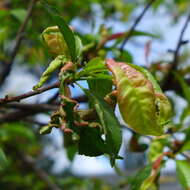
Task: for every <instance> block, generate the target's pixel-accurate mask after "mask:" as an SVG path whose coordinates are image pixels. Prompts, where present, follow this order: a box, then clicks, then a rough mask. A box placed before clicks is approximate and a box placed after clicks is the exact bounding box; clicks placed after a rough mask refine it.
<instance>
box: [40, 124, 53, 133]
mask: <svg viewBox="0 0 190 190" xmlns="http://www.w3.org/2000/svg"><path fill="white" fill-rule="evenodd" d="M51 131H52V126H49V125H46V126H43V127H42V128H40V130H39V133H40V135H45V134H49V133H51Z"/></svg>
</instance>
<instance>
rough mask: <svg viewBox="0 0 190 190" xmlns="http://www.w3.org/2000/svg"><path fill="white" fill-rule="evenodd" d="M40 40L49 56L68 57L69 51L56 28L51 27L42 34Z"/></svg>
mask: <svg viewBox="0 0 190 190" xmlns="http://www.w3.org/2000/svg"><path fill="white" fill-rule="evenodd" d="M42 39H43V41H44V43H45V44H46V46H47V47H48V50H49V52H50V53H51V54H53V55H55V56H57V55H65V56H68V57H69V49H68V47H67V44H66V42H65V40H64V37H63V35H62V34H61V32H60V31H59V27H58V26H51V27H48V28H46V29H45V30H44V31H43V32H42Z"/></svg>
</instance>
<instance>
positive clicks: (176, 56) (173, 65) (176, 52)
mask: <svg viewBox="0 0 190 190" xmlns="http://www.w3.org/2000/svg"><path fill="white" fill-rule="evenodd" d="M189 21H190V13H189V14H188V16H187V19H186V20H185V23H184V25H183V27H182V30H181V32H180V35H179V39H178V42H177V45H176V49H175V50H174V58H173V61H172V63H171V68H170V71H174V70H176V68H177V65H178V61H179V52H180V49H181V47H182V45H184V44H186V43H184V41H183V36H184V34H185V31H186V29H187V27H188V24H189ZM172 76H173V74H172V72H169V73H168V75H166V77H165V80H164V82H163V84H162V85H161V86H162V89H163V90H165V89H167V87H168V85H171V80H172V78H173V77H172Z"/></svg>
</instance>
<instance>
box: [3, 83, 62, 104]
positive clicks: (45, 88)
mask: <svg viewBox="0 0 190 190" xmlns="http://www.w3.org/2000/svg"><path fill="white" fill-rule="evenodd" d="M58 87H59V82H56V83H54V84H52V85H49V86H46V87H42V88H39V89H37V90H35V91H29V92H27V93H24V94H22V95H19V96H14V97H9V96H5V98H1V99H0V105H3V104H6V103H9V102H16V101H17V102H18V101H20V100H22V99H25V98H28V97H31V96H34V95H37V94H41V93H43V92H45V91H47V90H50V89H53V88H58Z"/></svg>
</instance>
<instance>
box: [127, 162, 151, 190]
mask: <svg viewBox="0 0 190 190" xmlns="http://www.w3.org/2000/svg"><path fill="white" fill-rule="evenodd" d="M151 169H152V167H151V165H147V166H146V167H145V168H143V169H142V170H140V171H139V172H138V173H137V175H135V176H134V178H133V179H132V182H131V190H139V188H140V186H141V184H142V183H143V181H144V180H145V179H146V178H148V177H149V176H150V173H151Z"/></svg>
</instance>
